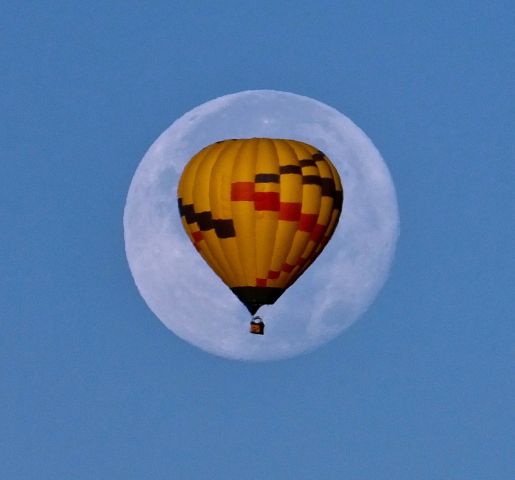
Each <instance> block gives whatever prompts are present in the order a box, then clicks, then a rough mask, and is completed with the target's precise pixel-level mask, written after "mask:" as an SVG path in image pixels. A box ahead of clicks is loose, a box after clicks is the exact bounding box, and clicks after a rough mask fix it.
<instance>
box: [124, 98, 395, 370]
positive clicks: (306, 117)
mask: <svg viewBox="0 0 515 480" xmlns="http://www.w3.org/2000/svg"><path fill="white" fill-rule="evenodd" d="M249 137H274V138H291V139H295V140H301V141H304V142H307V143H309V144H311V145H314V146H316V147H317V148H319V149H320V150H322V151H324V152H325V153H326V154H327V155H328V157H329V158H330V159H331V160H332V161H333V162H334V163H335V165H336V167H337V168H338V170H339V172H340V176H341V178H342V181H343V184H344V191H345V198H344V205H343V212H342V215H341V218H340V224H339V226H338V228H337V229H336V231H335V233H334V235H333V238H332V240H331V241H330V242H329V244H328V246H327V247H326V249H325V250H324V252H323V253H322V255H321V256H320V257H319V258H318V259H317V261H316V262H315V263H314V264H313V265H312V266H311V268H309V269H308V270H307V271H306V273H304V275H302V276H301V277H300V278H299V279H298V280H297V282H296V283H295V284H294V285H293V286H292V287H290V288H289V289H288V291H287V292H286V293H285V294H284V295H283V296H282V297H281V298H280V299H279V300H278V301H277V302H276V304H275V305H273V306H265V307H262V308H261V309H260V315H261V316H262V317H263V318H264V320H265V323H266V332H265V335H264V336H260V335H251V334H249V333H248V323H249V314H248V312H247V310H246V309H245V307H244V306H243V305H242V304H241V303H240V302H239V301H238V300H237V299H236V297H235V296H234V295H233V294H232V292H231V291H230V290H229V289H228V288H227V287H226V286H225V285H224V284H223V283H222V282H221V281H220V279H219V278H218V277H217V276H216V275H215V274H214V273H213V272H212V271H211V270H210V269H209V267H208V266H207V265H206V264H205V262H204V261H203V259H202V258H201V257H200V255H198V253H197V252H196V251H195V249H194V248H193V245H191V244H190V241H189V240H188V238H187V236H186V234H185V233H184V231H183V229H182V225H181V222H180V218H179V214H178V209H177V197H176V190H177V183H178V180H179V177H180V174H181V172H182V169H183V167H184V165H185V164H186V163H187V161H188V160H189V159H190V158H191V157H192V156H193V155H194V154H195V153H197V152H198V151H199V150H200V149H201V148H203V147H205V146H206V145H209V144H210V143H213V142H215V141H218V140H223V139H227V138H249ZM398 231H399V216H398V209H397V200H396V195H395V188H394V186H393V182H392V179H391V177H390V174H389V172H388V168H387V167H386V165H385V163H384V162H383V159H382V158H381V155H380V154H379V152H378V151H377V149H376V148H375V147H374V145H373V144H372V142H371V141H370V140H369V138H368V137H367V136H366V135H365V134H364V133H363V132H362V131H361V130H360V129H359V128H358V127H357V126H356V125H354V124H353V123H352V122H351V121H350V120H349V119H348V118H347V117H346V116H345V115H343V114H341V113H340V112H338V111H336V110H335V109H333V108H331V107H329V106H327V105H325V104H323V103H320V102H318V101H316V100H313V99H311V98H308V97H303V96H299V95H295V94H292V93H286V92H278V91H271V90H251V91H245V92H240V93H236V94H232V95H226V96H224V97H220V98H217V99H215V100H211V101H209V102H207V103H204V104H203V105H200V106H199V107H196V108H194V109H193V110H191V111H190V112H188V113H186V114H185V115H183V116H182V117H181V118H179V119H178V120H177V121H176V122H174V123H173V124H172V126H170V127H169V128H168V129H167V130H165V132H164V133H163V134H162V135H161V136H160V137H159V138H158V139H157V140H156V141H155V143H154V144H153V145H152V146H151V148H150V149H149V150H148V152H147V153H146V155H145V156H144V157H143V160H142V161H141V163H140V165H139V167H138V169H137V171H136V173H135V175H134V178H133V179H132V183H131V186H130V189H129V194H128V196H127V203H126V205H125V214H124V232H125V249H126V253H127V258H128V261H129V266H130V269H131V272H132V275H133V277H134V280H135V282H136V285H137V287H138V289H139V291H140V293H141V295H142V296H143V298H144V299H145V301H146V303H147V305H148V306H149V307H150V309H151V310H152V311H153V312H154V313H155V314H156V315H157V317H158V318H159V319H160V320H161V321H162V322H163V323H164V324H165V325H166V326H167V327H168V328H169V329H171V330H172V331H173V332H175V334H176V335H178V336H179V337H181V338H182V339H184V340H186V341H187V342H189V343H191V344H193V345H196V346H197V347H199V348H201V349H203V350H206V351H208V352H211V353H214V354H216V355H220V356H223V357H227V358H232V359H241V360H273V359H279V358H286V357H291V356H294V355H297V354H299V353H302V352H305V351H307V350H311V349H313V348H315V347H317V346H319V345H321V344H322V343H325V342H327V341H328V340H330V339H332V338H334V337H335V336H336V335H338V334H339V333H341V332H342V331H343V330H344V329H345V328H346V327H348V326H349V325H350V324H351V323H352V322H354V321H355V320H356V319H357V318H358V317H359V316H360V315H361V314H362V313H363V312H364V311H365V310H366V309H367V308H368V306H369V305H370V304H371V302H372V301H373V299H374V297H375V296H376V294H377V293H378V291H379V290H380V288H381V287H382V285H383V283H384V281H385V280H386V277H387V275H388V271H389V268H390V265H391V261H392V258H393V254H394V251H395V244H396V241H397V237H398Z"/></svg>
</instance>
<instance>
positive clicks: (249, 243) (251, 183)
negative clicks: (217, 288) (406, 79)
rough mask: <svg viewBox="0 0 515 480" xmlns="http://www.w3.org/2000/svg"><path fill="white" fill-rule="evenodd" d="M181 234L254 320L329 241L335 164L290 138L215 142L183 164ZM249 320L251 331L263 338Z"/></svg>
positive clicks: (337, 186)
mask: <svg viewBox="0 0 515 480" xmlns="http://www.w3.org/2000/svg"><path fill="white" fill-rule="evenodd" d="M177 193H178V203H179V213H180V216H181V221H182V224H183V226H184V229H185V231H186V233H187V235H188V237H189V238H190V240H191V241H192V243H193V245H194V246H195V248H196V249H197V251H198V252H199V253H200V255H202V257H203V258H204V260H205V261H206V262H207V263H208V265H209V266H210V267H211V268H212V269H213V270H214V272H215V273H216V274H217V275H218V276H219V277H220V278H221V279H222V281H223V282H224V283H225V284H226V285H227V286H228V287H229V288H230V289H231V290H232V292H233V293H234V294H235V295H236V296H237V297H238V298H239V300H240V301H241V302H242V303H243V304H244V305H245V306H246V307H247V309H248V310H249V312H250V313H251V315H255V314H256V312H257V310H258V309H259V308H260V307H261V306H262V305H265V304H266V305H270V304H273V303H274V302H275V301H276V300H277V299H278V298H279V297H280V296H281V295H282V294H283V293H284V291H285V290H286V289H287V288H288V287H289V286H291V285H292V284H293V283H294V282H295V281H296V280H297V279H298V278H299V276H300V275H301V274H302V273H303V272H304V271H305V270H306V269H307V268H308V267H309V266H310V265H311V264H312V263H313V261H314V260H315V259H316V258H317V256H318V255H319V254H320V253H321V252H322V250H323V249H324V247H325V245H326V244H327V242H328V241H329V240H330V238H331V235H332V234H333V232H334V230H335V228H336V225H337V224H338V219H339V217H340V212H341V209H342V203H343V188H342V183H341V181H340V177H339V175H338V172H337V170H336V168H335V166H334V165H333V164H332V162H331V161H330V160H329V158H328V157H327V156H326V155H325V154H324V153H323V152H321V151H320V150H318V149H317V148H315V147H313V146H311V145H308V144H307V143H303V142H299V141H297V140H286V139H272V138H249V139H233V140H222V141H219V142H216V143H213V144H211V145H209V146H207V147H205V148H204V149H202V150H201V151H200V152H198V153H197V154H196V155H195V156H193V158H192V159H191V160H190V161H189V162H188V164H187V165H186V167H185V168H184V171H183V173H182V176H181V179H180V181H179V186H178V192H177ZM257 318H259V317H254V319H253V321H252V322H251V329H250V331H251V333H258V334H263V332H264V324H263V322H262V321H261V319H259V321H256V320H255V319H257Z"/></svg>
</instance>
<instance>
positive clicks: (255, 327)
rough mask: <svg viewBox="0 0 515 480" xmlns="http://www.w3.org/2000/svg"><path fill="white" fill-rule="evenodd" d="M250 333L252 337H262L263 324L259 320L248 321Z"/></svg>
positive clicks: (263, 331)
mask: <svg viewBox="0 0 515 480" xmlns="http://www.w3.org/2000/svg"><path fill="white" fill-rule="evenodd" d="M249 332H250V333H253V334H254V335H264V334H265V324H264V323H263V321H262V320H261V319H259V320H254V319H253V320H251V321H250V329H249Z"/></svg>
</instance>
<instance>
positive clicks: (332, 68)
mask: <svg viewBox="0 0 515 480" xmlns="http://www.w3.org/2000/svg"><path fill="white" fill-rule="evenodd" d="M1 10H2V14H1V15H0V18H1V20H0V23H1V28H0V32H1V33H0V62H1V65H2V68H1V70H0V84H1V85H2V88H1V89H0V108H1V115H2V119H3V122H2V129H1V130H0V148H1V151H0V152H1V167H2V175H1V180H0V181H1V188H0V234H1V241H0V255H1V265H2V268H1V273H0V292H1V295H0V319H1V323H0V325H1V330H2V332H1V335H0V378H1V383H0V407H1V408H0V425H1V426H2V429H1V430H2V433H1V435H0V477H1V478H6V479H16V480H23V479H36V478H37V479H53V480H54V479H60V478H73V479H77V480H82V479H99V478H100V479H103V478H106V479H107V478H109V479H144V478H152V479H165V478H166V479H168V478H177V479H198V478H210V479H231V478H242V479H262V478H295V479H313V478H321V479H333V478H334V479H341V478H348V479H357V480H361V479H367V480H369V479H374V480H375V479H396V480H401V479H410V480H411V479H413V478H417V479H418V480H423V479H435V478H442V479H466V480H468V479H474V480H478V479H485V480H486V479H488V480H491V479H496V480H497V479H499V480H509V479H512V478H514V473H515V462H514V460H513V451H514V447H515V438H514V432H513V425H514V424H515V412H514V408H513V403H514V402H513V399H514V398H515V386H514V382H513V378H514V373H515V372H514V368H513V367H514V364H515V362H514V360H515V358H514V344H515V342H514V341H515V334H514V328H513V317H514V313H513V305H514V302H513V295H514V290H515V288H514V287H515V258H514V255H513V246H514V244H515V227H514V223H513V219H514V214H515V195H514V193H513V192H514V185H515V163H514V148H513V144H514V140H515V133H514V132H515V109H514V103H513V99H514V97H515V87H514V85H515V84H514V82H513V72H514V71H515V41H514V40H515V39H514V34H513V25H515V7H514V4H513V3H512V2H508V1H493V2H479V1H468V2H463V1H454V2H443V1H442V2H441V1H436V2H420V1H412V2H399V1H397V2H395V1H394V2H369V3H365V2H343V1H342V2H329V1H327V2H320V3H318V2H257V4H254V5H251V4H250V2H235V1H224V2H204V1H196V2H195V1H194V2H151V3H150V4H147V3H144V2H133V1H128V2H88V3H87V4H82V3H79V2H14V1H6V2H3V4H2V9H1ZM256 88H270V89H276V90H284V91H291V92H294V93H298V94H301V95H307V96H309V97H312V98H316V99H318V100H320V101H322V102H324V103H327V104H329V105H331V106H333V107H335V108H337V109H338V110H340V111H342V112H344V113H345V114H346V115H348V116H349V117H350V118H351V119H352V120H353V121H354V122H355V123H357V125H359V126H360V127H361V128H363V129H364V130H365V132H367V134H368V135H369V136H370V137H371V139H372V140H373V141H374V143H375V144H376V146H377V147H378V148H379V150H380V151H381V153H382V155H383V157H384V159H385V160H386V162H387V163H388V166H389V168H390V171H391V173H392V177H393V179H394V182H395V184H396V188H397V195H398V201H399V207H400V217H401V236H400V239H399V243H398V248H397V253H396V259H395V263H394V266H393V269H392V272H391V276H390V278H389V280H388V281H387V283H386V285H385V288H384V289H383V290H382V292H381V293H380V295H379V297H378V298H377V300H376V301H375V303H374V304H373V305H372V307H371V308H370V310H369V311H368V312H367V313H366V315H364V317H363V318H362V319H361V320H360V321H359V322H357V323H356V324H355V325H353V326H352V327H351V328H350V329H349V330H348V331H346V332H345V333H344V334H343V335H341V336H340V337H338V338H337V339H336V340H334V341H333V342H331V343H329V344H327V345H325V346H323V347H322V348H320V349H319V350H317V351H315V352H313V353H310V354H308V355H304V356H300V357H296V358H294V359H290V360H286V361H282V362H275V363H265V364H252V363H250V364H249V363H242V362H233V361H229V360H224V359H221V358H218V357H214V356H212V355H209V354H207V353H204V352H202V351H200V350H198V349H197V348H195V347H192V346H190V345H188V344H186V343H185V342H183V341H181V340H180V339H178V338H177V337H175V336H174V335H173V334H172V333H171V332H169V331H168V330H166V328H165V327H164V326H163V325H162V324H161V323H160V322H159V320H158V319H157V318H155V317H154V316H153V314H152V313H151V312H150V310H149V309H148V308H147V307H146V305H145V303H144V301H143V299H142V298H141V297H140V296H139V294H138V292H137V290H136V288H135V286H134V283H133V280H132V277H131V275H130V271H129V268H128V265H127V262H126V259H125V253H124V244H123V229H122V215H123V206H124V203H125V196H126V193H127V190H128V187H129V184H130V181H131V178H132V176H133V174H134V171H135V169H136V167H137V165H138V163H139V161H140V160H141V157H142V156H143V154H144V153H145V151H146V150H147V148H148V147H149V146H150V144H151V143H152V142H153V140H154V139H155V138H156V137H157V136H158V135H159V134H160V133H161V132H162V131H163V130H164V129H165V128H166V127H168V126H169V125H170V123H171V122H172V121H173V120H174V119H176V118H177V117H179V116H181V115H182V114H183V113H184V112H186V111H188V110H190V109H191V108H193V107H194V106H196V105H198V104H200V103H203V102H205V101H207V100H209V99H211V98H214V97H217V96H220V95H224V94H227V93H232V92H236V91H241V90H247V89H256Z"/></svg>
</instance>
